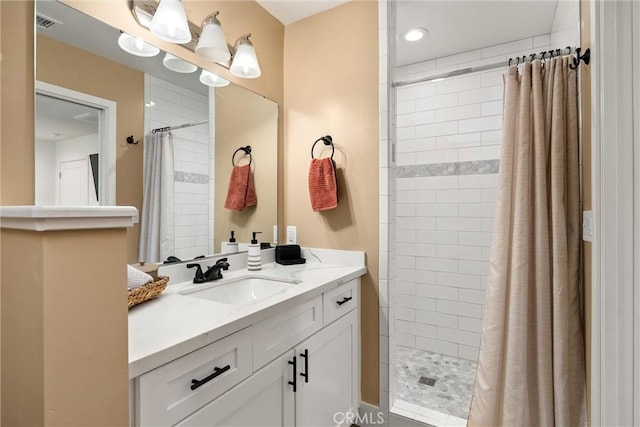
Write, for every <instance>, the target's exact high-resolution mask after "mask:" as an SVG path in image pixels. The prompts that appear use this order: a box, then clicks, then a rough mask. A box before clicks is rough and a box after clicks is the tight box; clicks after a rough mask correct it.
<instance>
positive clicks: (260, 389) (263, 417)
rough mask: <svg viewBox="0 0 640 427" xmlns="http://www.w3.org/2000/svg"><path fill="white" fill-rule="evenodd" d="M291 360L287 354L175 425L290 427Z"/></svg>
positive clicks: (291, 418)
mask: <svg viewBox="0 0 640 427" xmlns="http://www.w3.org/2000/svg"><path fill="white" fill-rule="evenodd" d="M292 360H293V352H291V351H289V352H288V353H286V354H285V355H283V356H281V357H279V358H278V359H276V360H274V361H273V362H271V363H270V364H268V365H267V366H265V367H264V368H262V369H260V370H259V371H258V372H256V373H255V374H253V375H252V376H251V377H249V378H247V379H246V380H245V381H243V382H241V383H240V384H238V385H237V386H235V387H234V388H232V389H231V390H229V391H228V392H226V393H225V394H223V395H222V396H220V397H218V398H217V399H215V400H214V401H212V402H211V403H209V404H207V405H206V406H204V407H203V408H202V409H200V410H199V411H197V412H195V413H194V414H192V415H191V416H189V417H187V418H186V419H184V420H183V421H182V422H180V423H178V424H177V425H178V426H199V427H202V426H225V427H233V426H238V427H249V426H260V427H263V426H265V427H266V426H269V427H275V426H278V427H284V426H292V427H293V425H294V393H293V388H292V386H291V385H289V381H293V375H294V372H293V365H291V364H290V363H289V361H292ZM298 383H299V381H298Z"/></svg>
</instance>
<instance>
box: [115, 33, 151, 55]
mask: <svg viewBox="0 0 640 427" xmlns="http://www.w3.org/2000/svg"><path fill="white" fill-rule="evenodd" d="M118 46H120V48H121V49H122V50H124V51H125V52H127V53H130V54H132V55H136V56H143V57H151V56H156V55H157V54H159V53H160V49H158V48H157V47H155V46H153V45H150V44H149V43H147V42H145V41H144V40H142V39H141V38H139V37H135V36H132V35H130V34H127V33H124V32H122V31H121V32H120V37H118Z"/></svg>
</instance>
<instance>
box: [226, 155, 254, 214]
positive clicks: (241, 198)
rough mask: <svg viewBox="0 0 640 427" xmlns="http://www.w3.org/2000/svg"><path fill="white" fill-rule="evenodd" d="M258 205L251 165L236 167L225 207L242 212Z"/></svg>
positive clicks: (232, 172)
mask: <svg viewBox="0 0 640 427" xmlns="http://www.w3.org/2000/svg"><path fill="white" fill-rule="evenodd" d="M257 203H258V198H257V196H256V190H255V187H254V185H253V174H252V173H251V165H242V166H234V167H233V170H232V171H231V178H230V179H229V189H228V190H227V200H226V201H225V202H224V207H225V208H226V209H231V210H234V211H240V210H242V208H246V207H249V206H254V205H255V204H257Z"/></svg>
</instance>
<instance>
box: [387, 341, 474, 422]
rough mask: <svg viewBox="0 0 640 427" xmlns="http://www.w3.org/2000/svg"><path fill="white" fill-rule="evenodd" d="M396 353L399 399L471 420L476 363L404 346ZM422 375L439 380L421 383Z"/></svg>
mask: <svg viewBox="0 0 640 427" xmlns="http://www.w3.org/2000/svg"><path fill="white" fill-rule="evenodd" d="M395 352H396V353H395V361H396V362H395V375H394V381H395V384H394V385H395V397H396V399H400V400H402V401H404V402H406V403H409V404H414V405H417V406H419V407H421V408H427V409H432V410H435V411H438V412H441V413H443V414H448V415H452V416H454V417H458V418H463V419H465V420H466V419H467V417H468V415H469V406H470V405H471V394H472V393H473V384H474V381H475V375H476V365H477V364H476V362H473V361H470V360H466V359H459V358H457V357H451V356H446V355H442V354H438V353H432V352H430V351H424V350H418V349H412V348H408V347H402V346H397V347H396V350H395ZM420 377H425V378H427V379H435V384H434V385H433V386H430V385H427V384H420V383H419V381H420ZM423 381H424V380H423ZM430 382H431V381H429V383H430ZM415 412H419V411H415Z"/></svg>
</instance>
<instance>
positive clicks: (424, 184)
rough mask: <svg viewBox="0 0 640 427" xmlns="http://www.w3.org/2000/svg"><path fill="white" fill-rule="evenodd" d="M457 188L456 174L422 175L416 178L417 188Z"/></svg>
mask: <svg viewBox="0 0 640 427" xmlns="http://www.w3.org/2000/svg"><path fill="white" fill-rule="evenodd" d="M455 188H458V177H457V176H424V177H418V178H416V189H417V190H440V189H455Z"/></svg>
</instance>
